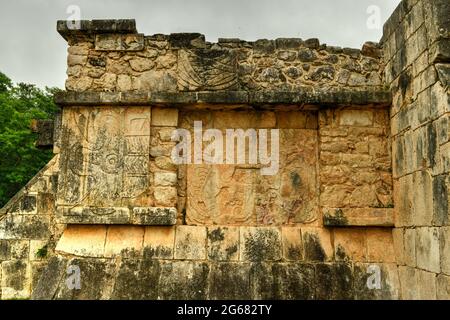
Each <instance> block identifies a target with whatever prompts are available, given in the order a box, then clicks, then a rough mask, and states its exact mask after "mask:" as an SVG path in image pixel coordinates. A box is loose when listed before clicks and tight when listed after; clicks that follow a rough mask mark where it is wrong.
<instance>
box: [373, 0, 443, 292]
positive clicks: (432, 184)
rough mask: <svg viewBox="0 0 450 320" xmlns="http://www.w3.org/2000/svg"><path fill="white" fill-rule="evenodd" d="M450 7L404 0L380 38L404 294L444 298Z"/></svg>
mask: <svg viewBox="0 0 450 320" xmlns="http://www.w3.org/2000/svg"><path fill="white" fill-rule="evenodd" d="M449 11H450V4H449V2H448V1H441V0H434V1H431V0H422V1H417V0H416V1H403V2H402V3H401V4H400V5H399V7H398V8H397V9H396V10H395V12H394V13H393V15H392V17H391V18H390V19H389V20H388V21H387V23H386V24H385V30H384V37H383V41H382V42H383V57H384V64H385V70H384V77H385V81H386V83H387V84H388V85H389V86H390V88H391V90H392V92H393V103H392V108H391V130H392V146H393V148H392V152H393V169H394V170H393V174H394V195H395V199H394V200H395V201H394V202H395V206H396V215H395V227H396V228H395V229H394V233H393V235H394V244H395V249H396V256H397V257H398V258H397V263H398V264H399V266H400V267H399V274H400V282H401V288H402V298H403V299H436V298H437V299H449V298H450V277H449V275H450V269H449V267H450V250H449V243H450V228H449V221H450V219H449V212H450V211H449V210H450V209H449V208H450V207H449V201H450V198H449V190H450V177H449V170H450V140H449V138H450V126H449V124H450V116H449V115H450V105H449V102H450V99H449V91H448V90H449V88H448V84H449V76H450V73H449V70H450V64H449V62H450V46H449V44H450V33H449V26H450V20H449V19H450V14H449Z"/></svg>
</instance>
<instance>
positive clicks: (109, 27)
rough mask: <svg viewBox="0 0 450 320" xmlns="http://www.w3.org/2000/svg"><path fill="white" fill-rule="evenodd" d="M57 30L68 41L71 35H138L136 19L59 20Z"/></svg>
mask: <svg viewBox="0 0 450 320" xmlns="http://www.w3.org/2000/svg"><path fill="white" fill-rule="evenodd" d="M56 30H57V31H58V33H59V34H60V35H61V36H62V37H63V38H64V39H66V40H68V37H69V36H71V35H80V34H88V35H92V34H101V33H137V29H136V20H134V19H116V20H114V19H107V20H79V21H68V20H58V22H57V24H56Z"/></svg>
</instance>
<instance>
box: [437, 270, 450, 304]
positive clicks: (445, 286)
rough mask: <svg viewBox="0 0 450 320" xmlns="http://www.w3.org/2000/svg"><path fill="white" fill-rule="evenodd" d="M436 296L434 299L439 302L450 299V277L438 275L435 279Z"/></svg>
mask: <svg viewBox="0 0 450 320" xmlns="http://www.w3.org/2000/svg"><path fill="white" fill-rule="evenodd" d="M436 284H437V294H436V297H437V299H439V300H449V299H450V277H449V276H445V275H443V274H440V275H438V276H437V279H436Z"/></svg>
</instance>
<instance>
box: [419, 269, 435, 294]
mask: <svg viewBox="0 0 450 320" xmlns="http://www.w3.org/2000/svg"><path fill="white" fill-rule="evenodd" d="M416 275H417V288H418V289H419V290H418V291H419V299H420V300H436V274H435V273H432V272H427V271H423V270H420V269H417V270H416Z"/></svg>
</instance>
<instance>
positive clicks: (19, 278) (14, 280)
mask: <svg viewBox="0 0 450 320" xmlns="http://www.w3.org/2000/svg"><path fill="white" fill-rule="evenodd" d="M1 272H2V275H1V287H2V295H1V298H2V299H3V300H7V299H28V298H29V297H30V294H31V275H30V265H29V264H27V263H26V262H24V261H23V260H10V261H4V262H2V263H1Z"/></svg>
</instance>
